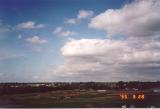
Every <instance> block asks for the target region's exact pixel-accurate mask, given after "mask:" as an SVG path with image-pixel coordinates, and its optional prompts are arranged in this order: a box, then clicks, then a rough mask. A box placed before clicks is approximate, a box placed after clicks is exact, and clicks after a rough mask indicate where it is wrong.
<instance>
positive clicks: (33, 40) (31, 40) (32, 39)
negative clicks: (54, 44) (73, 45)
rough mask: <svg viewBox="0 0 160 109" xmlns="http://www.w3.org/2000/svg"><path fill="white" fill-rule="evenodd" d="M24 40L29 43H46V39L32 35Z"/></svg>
mask: <svg viewBox="0 0 160 109" xmlns="http://www.w3.org/2000/svg"><path fill="white" fill-rule="evenodd" d="M26 41H27V42H28V43H30V44H45V43H48V41H47V40H45V39H41V38H40V37H39V36H33V37H29V38H27V39H26Z"/></svg>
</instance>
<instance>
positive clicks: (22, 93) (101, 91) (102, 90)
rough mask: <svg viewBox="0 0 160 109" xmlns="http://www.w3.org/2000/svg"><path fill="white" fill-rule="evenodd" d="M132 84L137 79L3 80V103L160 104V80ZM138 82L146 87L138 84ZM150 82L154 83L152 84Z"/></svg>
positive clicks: (46, 105)
mask: <svg viewBox="0 0 160 109" xmlns="http://www.w3.org/2000/svg"><path fill="white" fill-rule="evenodd" d="M133 84H135V82H131V83H124V82H119V83H94V82H89V83H34V84H33V83H23V84H20V83H19V84H18V83H15V84H7V85H6V84H3V85H2V84H1V87H2V86H3V89H2V88H1V90H0V91H1V94H0V107H1V108H2V107H8V108H9V107H14V108H18V107H21V108H24V107H25V108H33V107H34V108H35V107H36V108H40V107H43V108H51V107H52V108H53V107H54V108H55V107H57V108H64V107H68V108H75V107H79V108H84V107H85V108H91V107H99V108H103V107H105V108H109V107H115V108H116V107H145V108H146V107H160V103H159V101H160V89H157V87H158V86H159V85H160V82H155V83H147V84H148V86H147V87H146V86H145V84H146V83H141V82H137V85H136V86H134V87H133V86H132V85H133ZM138 84H143V85H144V87H146V88H144V87H143V88H140V87H139V88H138ZM149 84H150V86H149ZM151 84H152V85H153V84H154V85H153V86H152V87H151ZM4 86H5V87H6V90H4V89H5V88H4ZM2 90H3V91H2ZM141 95H143V96H141Z"/></svg>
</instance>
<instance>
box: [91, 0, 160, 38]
mask: <svg viewBox="0 0 160 109" xmlns="http://www.w3.org/2000/svg"><path fill="white" fill-rule="evenodd" d="M159 10H160V1H159V0H136V1H134V2H132V3H130V4H126V5H124V6H123V8H121V9H108V10H106V11H105V12H103V13H101V14H99V15H97V16H95V17H94V18H92V20H91V22H90V23H89V27H92V28H96V29H102V30H106V31H107V32H108V34H110V35H113V34H117V33H118V34H124V35H127V36H129V37H153V35H159V33H160V14H159Z"/></svg>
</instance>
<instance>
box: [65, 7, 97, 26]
mask: <svg viewBox="0 0 160 109" xmlns="http://www.w3.org/2000/svg"><path fill="white" fill-rule="evenodd" d="M93 14H94V12H93V11H91V10H79V12H78V14H77V17H76V18H70V19H67V20H66V21H65V22H66V23H68V24H78V23H80V22H81V20H84V19H89V18H91V17H92V16H93Z"/></svg>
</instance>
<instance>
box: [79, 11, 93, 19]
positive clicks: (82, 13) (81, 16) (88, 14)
mask: <svg viewBox="0 0 160 109" xmlns="http://www.w3.org/2000/svg"><path fill="white" fill-rule="evenodd" d="M93 14H94V12H93V11H90V10H80V11H79V12H78V15H77V18H78V19H86V18H90V17H92V16H93Z"/></svg>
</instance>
